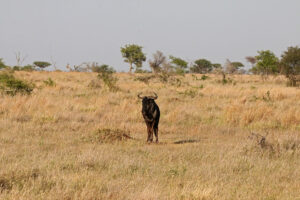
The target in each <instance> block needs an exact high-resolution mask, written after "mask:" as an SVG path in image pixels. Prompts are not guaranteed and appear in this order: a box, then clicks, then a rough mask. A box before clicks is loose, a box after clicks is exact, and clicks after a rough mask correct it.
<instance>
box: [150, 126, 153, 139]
mask: <svg viewBox="0 0 300 200" xmlns="http://www.w3.org/2000/svg"><path fill="white" fill-rule="evenodd" d="M150 142H153V123H152V124H151V125H150Z"/></svg>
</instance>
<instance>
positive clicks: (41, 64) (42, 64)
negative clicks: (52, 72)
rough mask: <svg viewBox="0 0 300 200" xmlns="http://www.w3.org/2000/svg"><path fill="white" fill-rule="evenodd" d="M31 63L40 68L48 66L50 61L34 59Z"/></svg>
mask: <svg viewBox="0 0 300 200" xmlns="http://www.w3.org/2000/svg"><path fill="white" fill-rule="evenodd" d="M33 64H34V65H35V66H37V67H39V68H41V69H44V68H46V67H49V66H50V65H51V64H50V63H48V62H44V61H35V62H34V63H33Z"/></svg>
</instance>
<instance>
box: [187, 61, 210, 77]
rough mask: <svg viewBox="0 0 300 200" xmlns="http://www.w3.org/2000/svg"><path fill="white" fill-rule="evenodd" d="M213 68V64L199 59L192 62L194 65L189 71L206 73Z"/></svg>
mask: <svg viewBox="0 0 300 200" xmlns="http://www.w3.org/2000/svg"><path fill="white" fill-rule="evenodd" d="M212 69H213V64H212V63H211V62H210V61H209V60H206V59H199V60H196V61H195V62H194V65H193V66H192V67H191V72H194V73H201V74H206V73H209V72H211V71H212Z"/></svg>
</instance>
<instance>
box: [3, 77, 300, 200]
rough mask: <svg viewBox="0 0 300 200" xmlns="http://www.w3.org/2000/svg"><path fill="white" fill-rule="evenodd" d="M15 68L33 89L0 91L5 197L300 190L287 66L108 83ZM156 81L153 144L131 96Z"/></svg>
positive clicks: (297, 121)
mask: <svg viewBox="0 0 300 200" xmlns="http://www.w3.org/2000/svg"><path fill="white" fill-rule="evenodd" d="M15 76H16V77H19V78H21V79H24V80H27V81H31V82H33V83H34V84H35V85H36V89H35V90H34V91H33V93H32V94H31V95H30V96H26V95H24V96H21V95H20V96H18V95H17V96H1V101H0V199H58V200H59V199H66V200H67V199H70V200H71V199H88V200H89V199H90V200H92V199H145V200H146V199H147V200H148V199H153V200H154V199H203V200H204V199H205V200H210V199H249V200H253V199H265V200H273V199H291V200H295V199H300V137H299V136H300V101H299V99H300V89H299V88H292V87H286V85H285V82H286V80H285V78H284V77H281V76H277V77H270V78H269V79H268V80H266V81H263V80H262V79H261V77H259V76H254V75H234V76H231V77H229V78H230V79H229V81H228V83H226V84H222V82H221V76H218V75H209V78H208V79H206V80H201V76H202V75H191V74H189V75H186V76H184V77H183V76H178V77H172V78H170V79H169V81H168V82H167V83H165V82H162V81H161V80H160V79H159V78H152V79H150V80H149V82H148V83H147V82H145V81H141V80H144V79H143V78H140V77H144V76H149V75H146V74H144V75H143V74H140V75H128V74H122V73H120V74H117V75H116V76H117V77H118V79H119V80H118V82H117V85H118V87H119V91H117V92H109V90H108V89H107V88H106V87H105V86H104V85H103V84H102V83H100V85H98V86H97V85H95V84H94V87H90V85H91V82H92V81H94V83H95V82H97V78H96V77H97V74H95V73H76V72H16V73H15ZM48 78H51V79H52V80H53V81H54V82H55V85H53V86H49V85H47V84H45V83H44V81H45V80H47V79H48ZM152 91H154V92H156V93H157V94H158V99H157V100H156V102H157V104H158V105H159V107H160V110H161V120H160V125H159V140H160V143H159V144H150V145H149V144H147V143H146V139H147V133H146V125H145V123H144V121H143V118H142V114H141V101H140V100H139V99H138V98H137V96H136V95H137V94H138V92H144V94H147V93H148V94H150V93H151V92H152ZM110 133H111V134H110ZM251 133H255V134H260V135H262V136H266V139H265V142H264V143H262V140H261V139H259V140H257V137H258V136H257V135H256V136H257V137H256V136H253V135H251ZM123 134H126V135H130V136H131V137H132V139H126V138H124V137H121V136H122V135H123Z"/></svg>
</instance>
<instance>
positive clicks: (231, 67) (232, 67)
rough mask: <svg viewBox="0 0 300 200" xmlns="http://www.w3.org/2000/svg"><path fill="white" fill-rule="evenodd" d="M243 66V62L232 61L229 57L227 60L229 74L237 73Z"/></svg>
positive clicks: (226, 67)
mask: <svg viewBox="0 0 300 200" xmlns="http://www.w3.org/2000/svg"><path fill="white" fill-rule="evenodd" d="M242 67H244V65H243V63H241V62H231V61H230V60H229V59H227V60H226V63H225V71H226V72H227V73H228V74H233V73H236V72H238V70H239V69H240V68H242Z"/></svg>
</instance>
